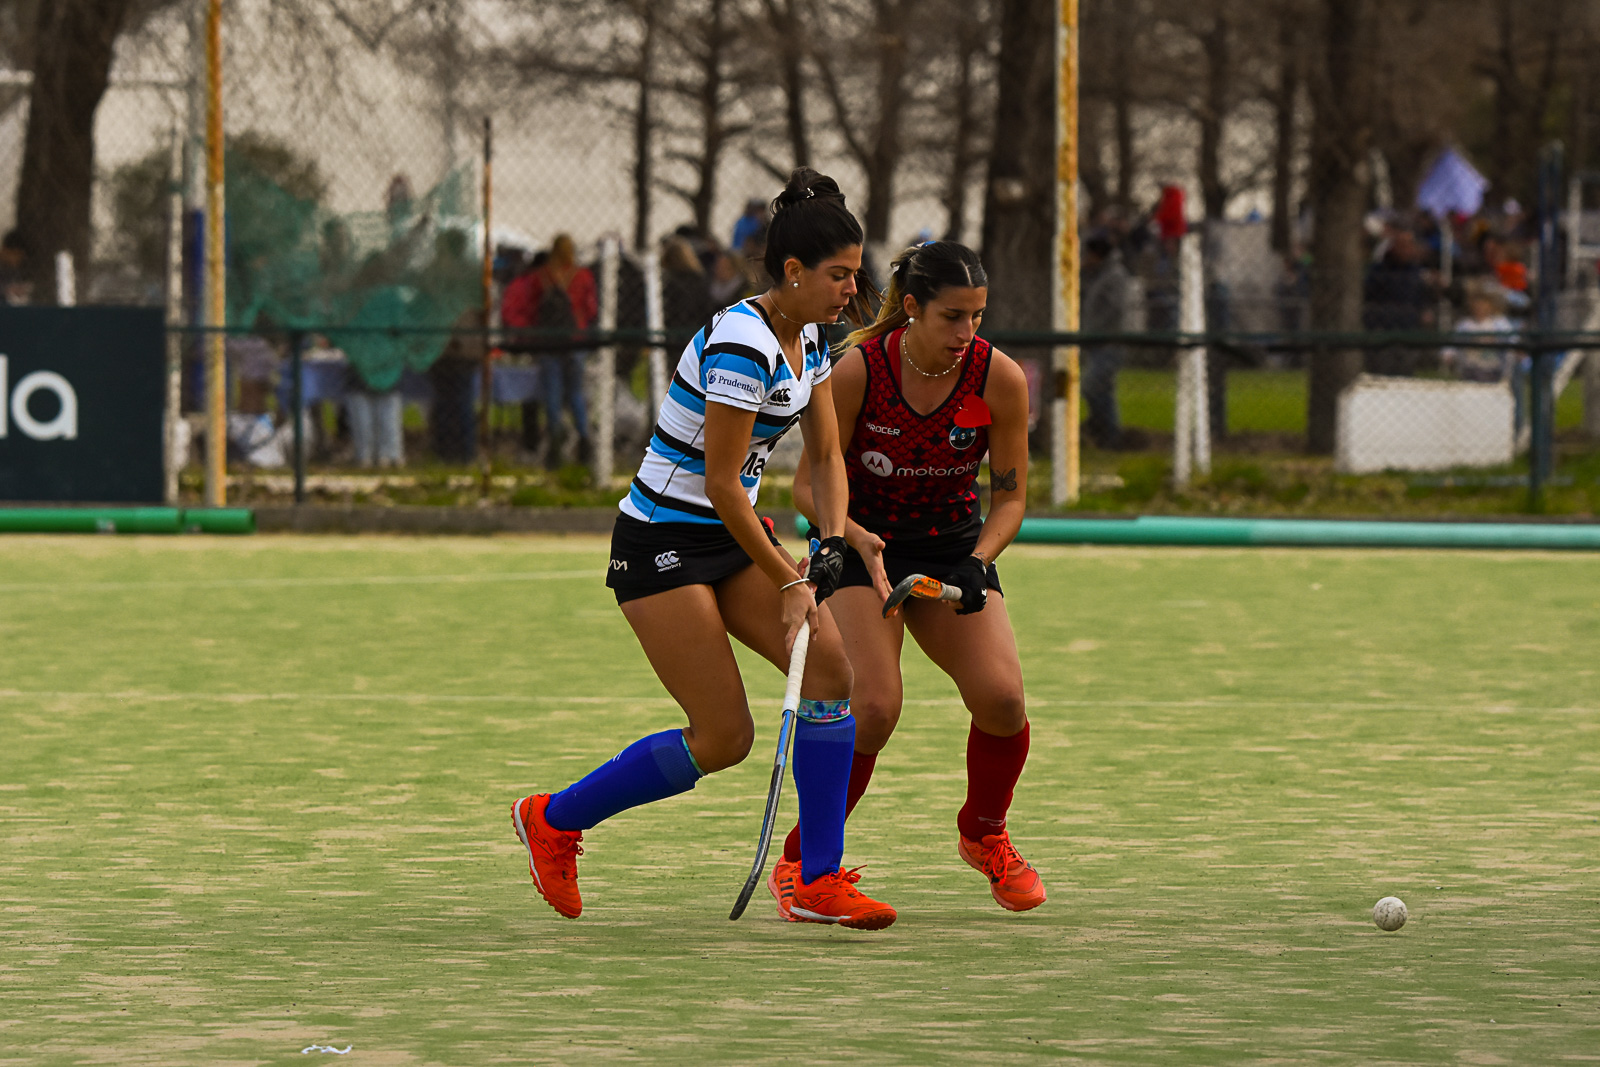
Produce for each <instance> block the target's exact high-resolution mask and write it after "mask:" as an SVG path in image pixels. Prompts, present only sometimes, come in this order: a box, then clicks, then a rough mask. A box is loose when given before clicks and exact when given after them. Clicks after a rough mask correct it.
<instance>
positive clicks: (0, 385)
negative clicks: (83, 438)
mask: <svg viewBox="0 0 1600 1067" xmlns="http://www.w3.org/2000/svg"><path fill="white" fill-rule="evenodd" d="M10 371H11V368H10V360H9V359H7V357H5V356H0V440H4V439H5V438H6V437H7V436H9V434H10V432H11V423H16V424H17V429H18V430H19V431H21V433H22V434H23V436H25V437H31V438H33V439H34V440H35V441H71V440H75V439H76V438H77V436H78V394H77V392H76V390H74V389H73V388H72V383H71V382H69V381H67V380H66V379H65V378H63V377H62V376H61V375H59V374H57V373H56V372H55V371H53V370H36V371H34V372H33V373H32V374H30V375H28V376H27V377H25V378H23V379H22V380H21V381H20V382H18V383H17V387H16V389H15V390H13V389H12V388H11V374H10ZM41 391H42V392H50V393H54V394H55V395H56V413H55V415H54V416H53V417H51V418H49V419H45V420H40V419H36V418H34V417H33V412H31V411H29V410H28V402H29V401H30V400H32V399H33V394H35V393H38V392H41ZM7 416H9V419H8V418H7Z"/></svg>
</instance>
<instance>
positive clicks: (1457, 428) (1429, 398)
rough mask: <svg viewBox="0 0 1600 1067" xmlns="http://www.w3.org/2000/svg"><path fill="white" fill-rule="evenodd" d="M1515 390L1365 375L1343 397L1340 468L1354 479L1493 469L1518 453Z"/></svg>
mask: <svg viewBox="0 0 1600 1067" xmlns="http://www.w3.org/2000/svg"><path fill="white" fill-rule="evenodd" d="M1514 419H1515V413H1514V407H1513V401H1512V397H1511V390H1510V388H1509V387H1508V386H1507V385H1505V384H1504V383H1500V382H1489V383H1479V382H1450V381H1433V380H1428V379H1422V378H1385V377H1380V376H1377V375H1371V374H1363V375H1362V376H1361V377H1359V378H1357V379H1356V380H1355V381H1354V382H1352V383H1351V384H1350V385H1349V386H1348V387H1347V388H1346V389H1345V390H1344V392H1342V393H1340V394H1339V442H1338V452H1337V455H1336V457H1335V464H1336V466H1337V467H1338V469H1339V470H1340V471H1343V472H1345V473H1347V474H1367V473H1371V472H1374V471H1384V470H1403V471H1436V470H1448V469H1449V468H1451V467H1492V466H1499V465H1501V464H1506V463H1510V462H1511V460H1512V458H1513V456H1514V445H1515V440H1514V437H1513V432H1514V431H1513V422H1514Z"/></svg>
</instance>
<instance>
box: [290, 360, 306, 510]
mask: <svg viewBox="0 0 1600 1067" xmlns="http://www.w3.org/2000/svg"><path fill="white" fill-rule="evenodd" d="M305 349H306V335H305V334H303V333H301V332H300V331H298V330H296V331H295V332H294V333H292V334H290V335H289V417H290V418H291V419H293V420H294V502H295V503H296V504H304V503H305V502H306V401H305V373H304V369H305Z"/></svg>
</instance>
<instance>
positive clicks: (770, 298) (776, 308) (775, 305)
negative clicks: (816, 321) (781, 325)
mask: <svg viewBox="0 0 1600 1067" xmlns="http://www.w3.org/2000/svg"><path fill="white" fill-rule="evenodd" d="M767 301H768V302H769V303H770V304H771V305H772V310H773V311H776V312H777V313H778V315H779V316H780V317H781V318H783V319H786V320H788V321H789V322H793V323H794V324H795V325H796V326H798V327H800V328H801V329H802V330H803V329H805V328H806V325H807V324H806V323H803V322H796V321H795V320H794V319H791V318H789V316H787V315H785V314H784V313H783V309H782V308H781V307H779V306H778V301H777V300H776V299H775V298H774V297H773V295H772V294H771V293H768V294H767Z"/></svg>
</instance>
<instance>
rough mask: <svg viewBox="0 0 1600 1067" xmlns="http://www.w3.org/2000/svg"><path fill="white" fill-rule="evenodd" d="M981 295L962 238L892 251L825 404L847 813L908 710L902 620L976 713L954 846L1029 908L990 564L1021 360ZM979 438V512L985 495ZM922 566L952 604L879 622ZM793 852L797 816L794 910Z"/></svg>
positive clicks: (1023, 385) (1008, 682) (1003, 527)
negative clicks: (840, 556)
mask: <svg viewBox="0 0 1600 1067" xmlns="http://www.w3.org/2000/svg"><path fill="white" fill-rule="evenodd" d="M988 292H989V291H988V276H987V275H986V274H985V273H984V269H983V265H982V264H981V263H980V262H979V260H978V256H977V253H975V252H973V251H972V250H971V249H970V248H967V247H965V246H964V245H960V244H956V243H955V242H951V241H933V242H929V243H927V244H923V245H919V246H917V247H916V248H911V249H907V250H906V251H905V252H903V253H902V254H901V255H900V256H899V257H898V258H897V259H896V260H895V261H894V267H893V273H892V277H891V280H890V284H889V289H888V292H887V293H886V294H885V296H884V302H883V307H882V309H881V310H880V311H879V314H878V317H877V321H875V322H874V323H873V324H872V325H871V326H868V327H866V328H865V329H862V330H860V331H858V332H856V333H855V334H852V335H851V337H850V338H849V340H848V342H847V344H848V345H849V346H850V347H849V349H848V351H846V352H845V354H844V356H843V357H841V358H840V360H839V362H838V364H837V366H836V367H835V369H834V373H833V383H834V384H833V401H834V408H835V410H836V411H837V412H838V416H839V439H840V441H842V442H845V470H846V473H847V477H848V480H849V485H850V506H849V515H848V521H847V523H846V533H845V540H846V541H847V542H848V544H849V546H850V550H849V551H848V552H847V553H846V557H845V567H844V575H843V578H842V579H841V581H840V585H839V590H838V592H836V593H835V594H834V595H833V599H832V605H831V606H832V608H833V616H834V619H835V621H836V622H837V623H838V626H839V631H840V633H841V635H842V636H843V638H844V642H845V649H846V652H847V654H848V655H849V657H850V663H851V666H852V667H853V668H854V672H855V690H854V693H853V695H852V697H851V708H852V711H853V712H854V714H855V717H856V722H857V729H856V740H855V761H854V764H853V766H852V768H851V775H850V785H849V793H848V797H847V811H848V810H849V809H851V808H854V806H855V804H856V802H857V801H858V800H859V799H860V798H861V795H862V793H863V792H865V791H866V788H867V782H868V780H869V779H870V778H871V776H872V768H873V763H874V761H875V760H876V758H877V754H878V752H879V751H880V750H881V749H882V748H883V746H884V745H885V744H886V743H887V742H888V740H889V735H890V734H891V733H893V732H894V728H895V723H896V722H897V721H898V720H899V718H900V707H901V702H902V697H903V690H902V683H901V677H900V649H901V646H902V644H903V642H904V635H905V631H906V630H910V631H911V636H912V639H913V640H915V641H916V642H917V644H918V645H919V646H921V648H922V650H923V651H924V652H925V653H927V655H928V658H929V659H931V660H933V662H934V663H935V664H937V665H938V666H939V668H940V669H941V670H943V671H944V672H945V673H946V674H948V675H949V676H950V677H951V679H952V680H954V682H955V683H956V687H957V688H958V689H959V690H960V692H961V698H962V700H963V702H964V703H965V704H966V706H967V709H968V710H969V711H970V712H971V713H972V728H971V732H970V733H969V735H968V739H967V798H966V804H965V805H964V806H963V807H962V808H961V811H960V813H959V814H958V815H957V818H956V825H957V828H958V830H959V841H958V843H957V849H958V851H959V854H960V856H961V858H962V859H963V860H965V861H966V862H967V863H968V864H970V865H971V866H972V867H974V868H976V869H977V870H979V871H981V872H982V873H983V874H984V875H986V876H987V877H988V879H989V889H990V892H991V893H992V894H993V895H994V898H995V900H996V901H998V902H999V904H1000V906H1001V907H1004V908H1007V909H1009V910H1011V911H1026V910H1027V909H1029V908H1035V907H1038V906H1039V905H1040V904H1043V903H1044V900H1045V890H1044V885H1043V883H1042V882H1041V881H1040V879H1039V875H1038V872H1036V871H1035V870H1034V869H1033V867H1032V866H1031V865H1030V864H1029V863H1028V862H1027V861H1026V860H1024V859H1023V858H1022V857H1021V856H1020V855H1019V854H1018V853H1017V850H1016V848H1015V847H1013V845H1012V844H1011V837H1010V834H1009V833H1008V832H1007V830H1006V812H1007V809H1008V808H1009V807H1010V804H1011V797H1012V792H1013V790H1014V789H1015V787H1016V783H1017V779H1018V777H1019V776H1020V775H1021V774H1022V765H1023V762H1024V761H1025V760H1026V759H1027V755H1028V716H1027V710H1026V706H1025V702H1024V699H1023V692H1022V667H1021V664H1020V663H1019V661H1018V658H1017V645H1016V639H1015V638H1014V636H1013V635H1012V632H1011V620H1010V619H1009V617H1008V616H1007V614H1006V605H1005V598H1004V596H1003V595H1002V593H1001V590H1000V579H999V576H998V574H997V573H996V571H995V565H994V561H995V557H996V556H998V555H999V554H1000V553H1001V552H1002V551H1003V550H1004V549H1005V547H1006V546H1007V545H1009V544H1010V543H1011V541H1012V539H1013V538H1014V537H1016V535H1017V530H1018V528H1019V527H1020V526H1021V523H1022V514H1023V507H1024V502H1025V500H1026V498H1027V480H1028V387H1027V380H1026V378H1025V377H1024V375H1023V373H1022V369H1021V368H1020V367H1019V366H1018V365H1017V364H1016V363H1015V362H1014V361H1012V360H1011V359H1010V358H1009V357H1007V356H1006V355H1004V354H1002V353H1001V352H999V351H998V350H996V349H995V348H993V347H992V346H991V345H990V344H989V343H988V342H987V341H985V340H983V339H982V338H980V337H978V336H977V331H978V327H979V324H980V323H981V321H982V319H983V311H984V305H985V303H986V302H987V299H988ZM986 452H987V453H988V456H989V472H990V473H989V486H990V491H991V492H990V505H989V515H988V517H987V519H985V518H984V517H983V516H981V515H980V514H979V506H978V491H977V480H978V464H979V462H980V461H981V460H982V459H983V456H984V454H985V453H986ZM811 474H812V472H811V471H810V468H809V467H808V466H807V465H806V464H805V463H804V462H802V465H801V467H800V469H799V471H798V472H797V474H796V477H795V487H794V496H795V503H796V505H797V506H798V507H799V508H800V510H801V511H802V512H804V513H805V514H806V515H808V516H812V515H815V514H816V511H815V501H814V498H813V493H812V480H811ZM919 573H920V574H926V575H928V576H929V577H932V578H937V579H939V580H940V581H942V582H944V583H945V584H946V585H952V586H956V587H958V588H959V589H960V590H961V602H960V605H959V606H957V607H956V610H955V611H952V610H951V608H952V606H953V605H951V604H947V603H940V602H937V601H932V600H908V601H906V602H905V604H904V606H903V608H902V609H901V610H898V611H895V612H893V613H892V614H891V616H890V617H888V618H885V617H884V616H883V613H882V608H883V604H884V601H885V599H886V598H887V596H888V594H889V591H890V589H891V588H892V586H893V585H894V584H896V583H898V582H899V581H901V580H902V579H904V578H905V577H907V576H908V575H911V574H919ZM799 857H800V840H799V828H798V827H796V829H795V831H794V832H792V833H790V835H789V839H788V841H787V843H786V846H785V849H784V855H783V856H782V858H780V859H779V860H778V862H777V864H776V866H775V867H774V868H773V871H772V874H771V876H770V877H769V879H768V887H769V888H770V889H771V890H772V894H773V896H774V898H776V900H777V901H778V912H779V914H780V915H783V916H784V917H786V918H788V917H790V913H789V902H790V900H791V899H792V895H793V891H794V885H795V881H796V871H797V869H798V866H799V865H798V862H797V861H798V860H799Z"/></svg>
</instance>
